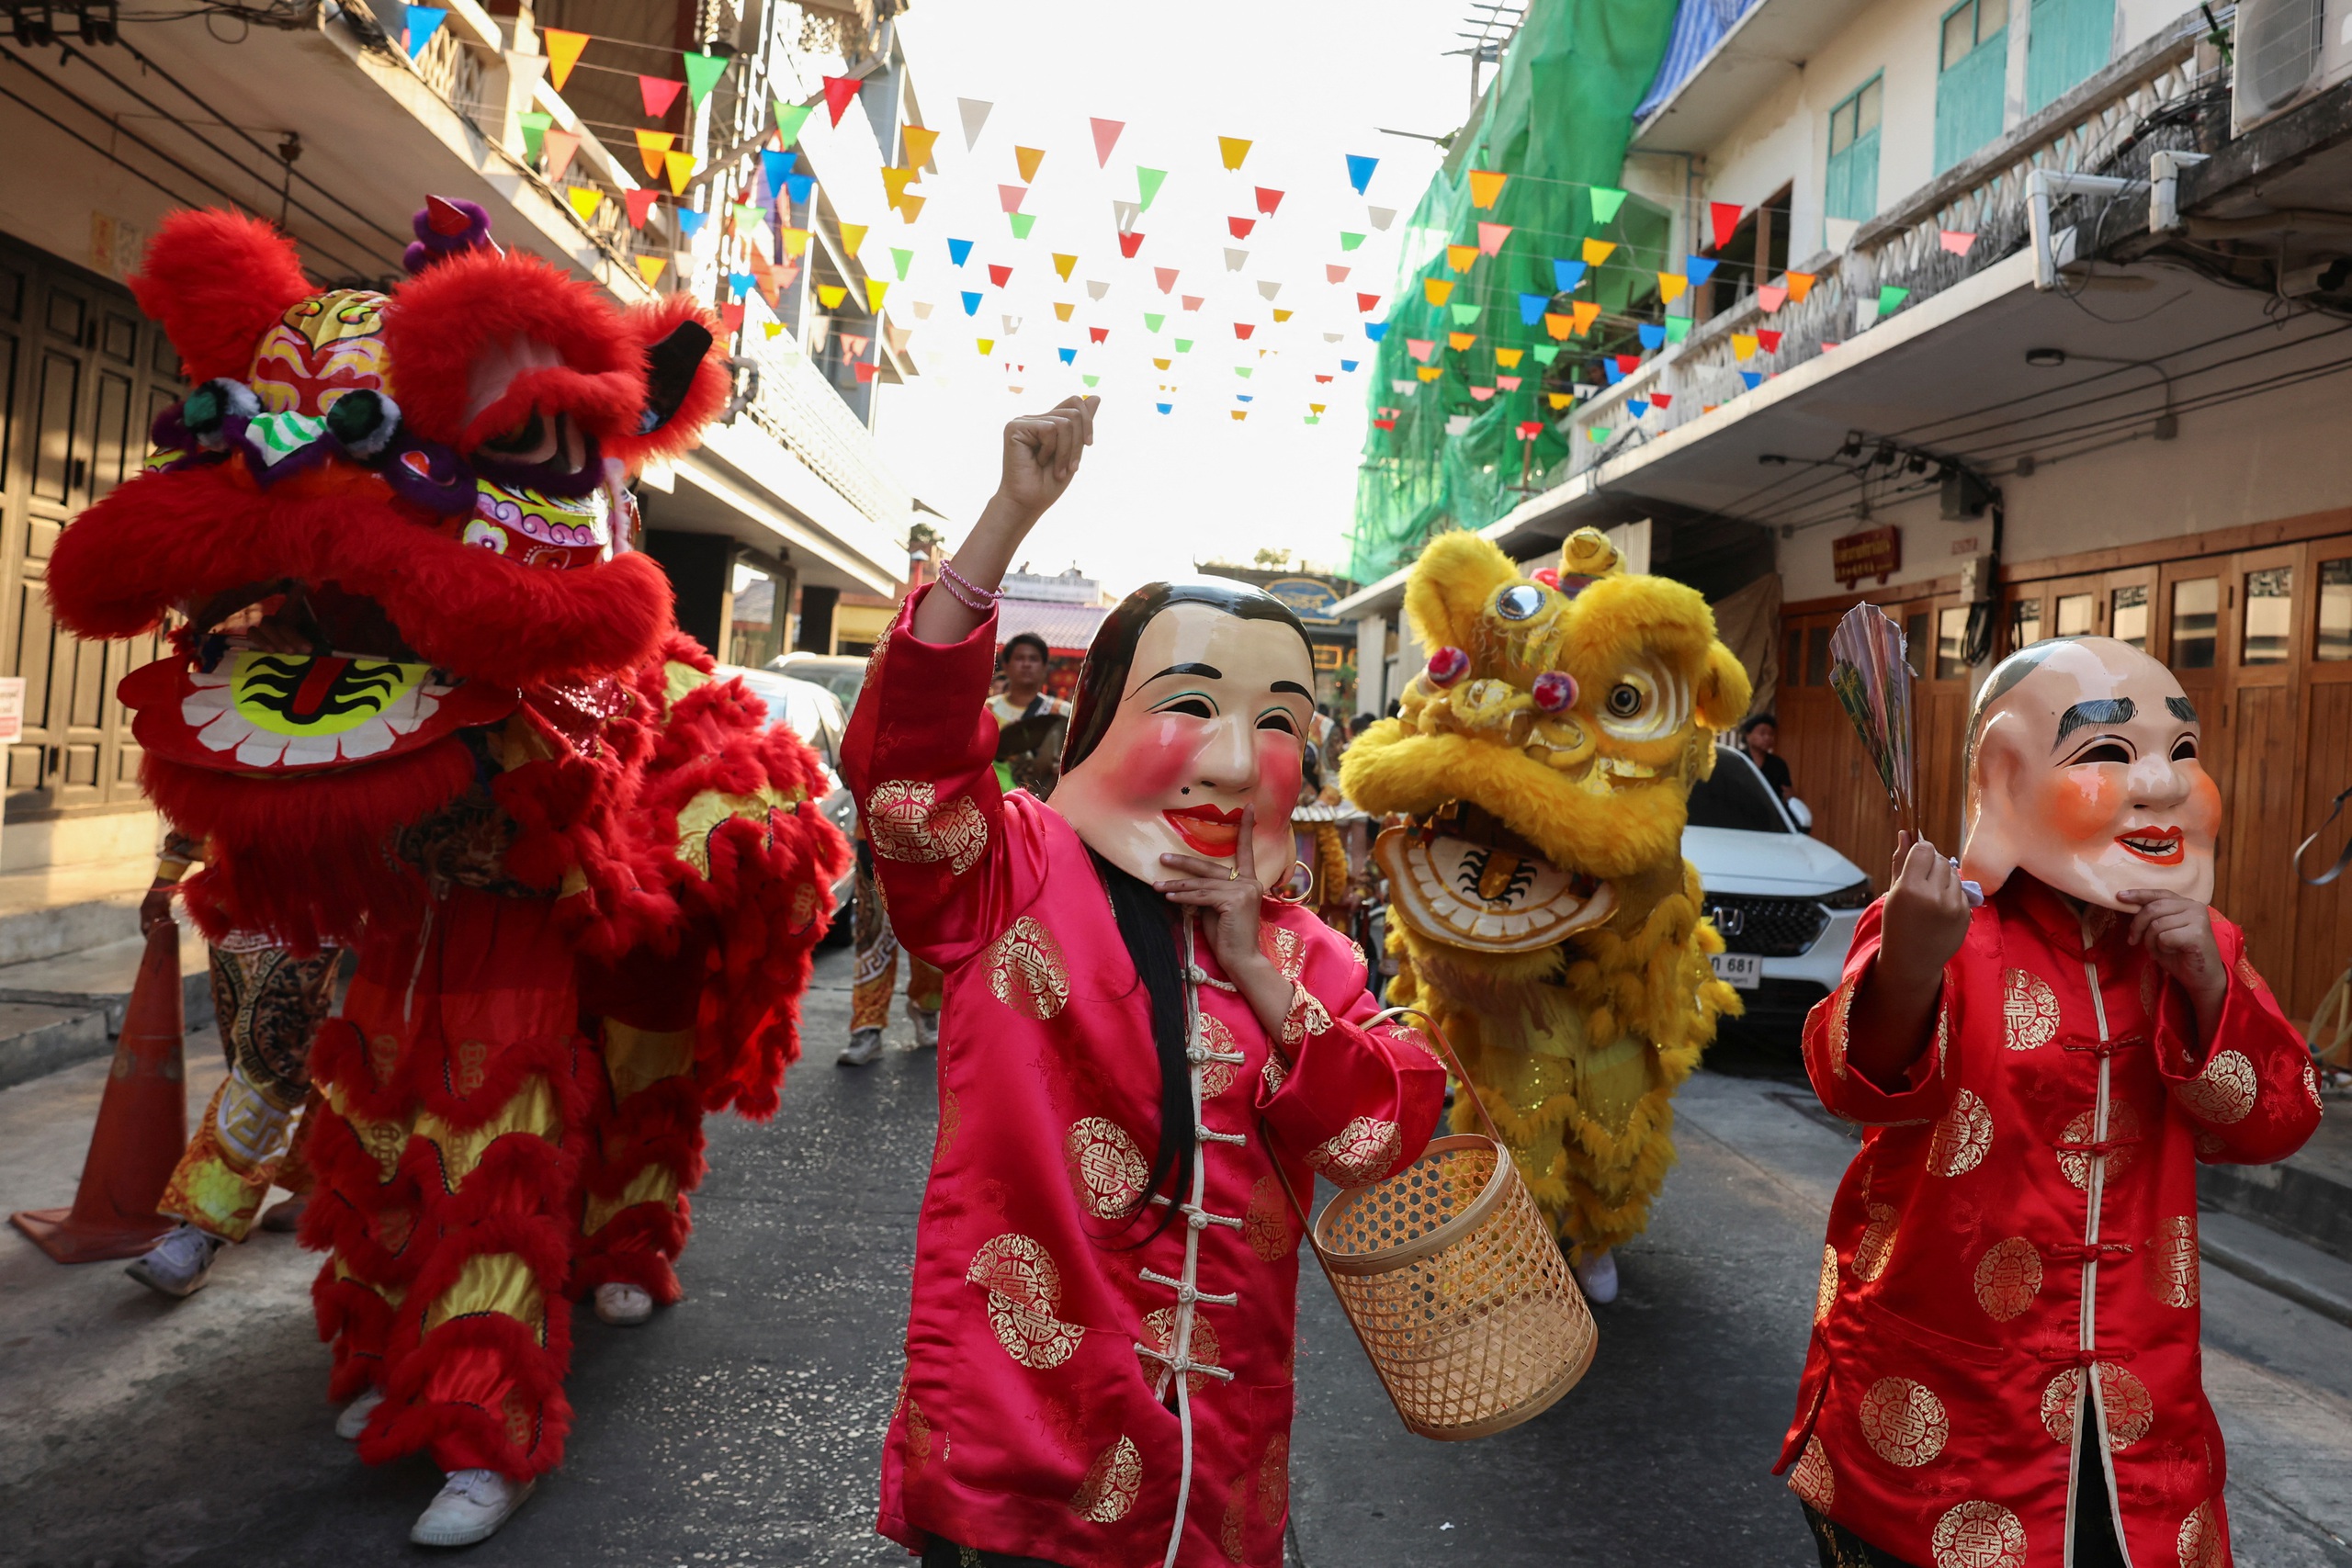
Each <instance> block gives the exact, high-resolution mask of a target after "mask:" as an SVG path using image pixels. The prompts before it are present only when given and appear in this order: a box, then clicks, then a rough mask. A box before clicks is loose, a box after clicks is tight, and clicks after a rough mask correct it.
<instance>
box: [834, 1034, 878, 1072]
mask: <svg viewBox="0 0 2352 1568" xmlns="http://www.w3.org/2000/svg"><path fill="white" fill-rule="evenodd" d="M881 1055H882V1032H881V1031H880V1030H878V1029H853V1030H851V1031H850V1035H849V1044H848V1045H847V1046H845V1047H843V1048H842V1054H841V1055H838V1056H836V1057H834V1058H833V1060H834V1062H835V1063H836V1064H838V1065H839V1066H844V1067H870V1066H873V1065H874V1064H875V1063H876V1061H878V1060H880V1059H881Z"/></svg>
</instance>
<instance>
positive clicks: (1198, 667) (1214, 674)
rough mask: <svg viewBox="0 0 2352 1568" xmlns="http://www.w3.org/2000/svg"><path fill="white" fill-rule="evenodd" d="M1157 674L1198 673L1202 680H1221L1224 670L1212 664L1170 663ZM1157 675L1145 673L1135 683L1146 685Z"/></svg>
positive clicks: (1223, 677) (1157, 677)
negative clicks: (1145, 674)
mask: <svg viewBox="0 0 2352 1568" xmlns="http://www.w3.org/2000/svg"><path fill="white" fill-rule="evenodd" d="M1159 675H1198V676H1200V677H1201V678H1202V679H1203V680H1204V681H1222V680H1224V679H1225V671H1222V670H1220V669H1218V668H1217V667H1216V665H1214V664H1171V665H1170V666H1169V667H1168V668H1167V669H1165V670H1162V671H1160V672H1159ZM1159 675H1147V676H1145V677H1144V678H1143V679H1142V680H1140V681H1138V682H1136V685H1138V686H1142V685H1148V684H1149V683H1150V682H1154V681H1157V680H1159Z"/></svg>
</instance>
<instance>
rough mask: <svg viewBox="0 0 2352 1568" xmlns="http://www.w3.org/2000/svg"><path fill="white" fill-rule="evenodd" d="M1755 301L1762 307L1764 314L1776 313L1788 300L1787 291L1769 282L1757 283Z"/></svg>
mask: <svg viewBox="0 0 2352 1568" xmlns="http://www.w3.org/2000/svg"><path fill="white" fill-rule="evenodd" d="M1756 302H1757V303H1758V304H1759V305H1761V306H1763V307H1764V313H1765V314H1766V315H1768V316H1770V315H1777V314H1778V313H1779V312H1780V309H1781V306H1783V305H1785V304H1787V303H1788V302H1789V291H1788V290H1787V289H1786V288H1775V287H1774V286H1773V285H1771V284H1770V283H1759V284H1758V285H1757V286H1756Z"/></svg>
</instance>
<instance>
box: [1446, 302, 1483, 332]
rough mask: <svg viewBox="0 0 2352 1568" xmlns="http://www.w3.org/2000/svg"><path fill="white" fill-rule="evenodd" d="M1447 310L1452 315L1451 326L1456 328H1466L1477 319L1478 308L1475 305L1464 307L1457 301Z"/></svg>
mask: <svg viewBox="0 0 2352 1568" xmlns="http://www.w3.org/2000/svg"><path fill="white" fill-rule="evenodd" d="M1449 309H1450V310H1452V312H1453V324H1454V325H1455V326H1457V327H1466V326H1468V325H1469V324H1470V323H1471V322H1473V321H1476V320H1477V319H1478V311H1479V307H1478V306H1476V305H1465V304H1464V303H1462V301H1460V300H1459V299H1457V300H1455V301H1454V302H1453V305H1452V306H1450V307H1449Z"/></svg>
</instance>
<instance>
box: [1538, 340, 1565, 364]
mask: <svg viewBox="0 0 2352 1568" xmlns="http://www.w3.org/2000/svg"><path fill="white" fill-rule="evenodd" d="M1534 354H1535V363H1536V364H1538V365H1549V364H1551V363H1552V361H1554V360H1555V359H1557V358H1559V357H1560V345H1559V344H1556V343H1539V344H1536V345H1535V348H1534Z"/></svg>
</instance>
